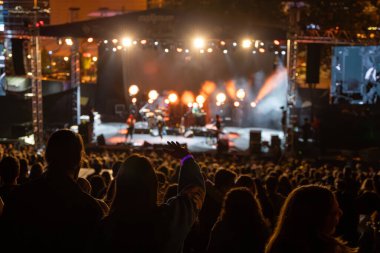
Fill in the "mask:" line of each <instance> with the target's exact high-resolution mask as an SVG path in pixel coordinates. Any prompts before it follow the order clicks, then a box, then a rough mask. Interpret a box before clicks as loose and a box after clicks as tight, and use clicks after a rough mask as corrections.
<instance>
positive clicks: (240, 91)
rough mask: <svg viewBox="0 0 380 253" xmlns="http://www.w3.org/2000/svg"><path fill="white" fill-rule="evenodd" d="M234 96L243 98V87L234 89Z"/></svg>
mask: <svg viewBox="0 0 380 253" xmlns="http://www.w3.org/2000/svg"><path fill="white" fill-rule="evenodd" d="M236 97H237V98H238V99H240V100H243V99H244V98H245V91H244V90H243V89H238V90H237V91H236Z"/></svg>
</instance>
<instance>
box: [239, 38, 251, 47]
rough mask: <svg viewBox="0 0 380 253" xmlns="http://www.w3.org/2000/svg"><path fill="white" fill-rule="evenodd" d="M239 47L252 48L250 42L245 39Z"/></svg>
mask: <svg viewBox="0 0 380 253" xmlns="http://www.w3.org/2000/svg"><path fill="white" fill-rule="evenodd" d="M241 46H242V47H243V48H250V47H251V46H252V41H251V40H249V39H245V40H243V42H242V44H241Z"/></svg>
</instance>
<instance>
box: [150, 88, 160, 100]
mask: <svg viewBox="0 0 380 253" xmlns="http://www.w3.org/2000/svg"><path fill="white" fill-rule="evenodd" d="M158 96H159V94H158V92H157V91H156V90H151V91H149V93H148V97H149V99H152V100H153V101H154V100H156V99H157V98H158Z"/></svg>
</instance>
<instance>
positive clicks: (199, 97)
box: [195, 95, 206, 104]
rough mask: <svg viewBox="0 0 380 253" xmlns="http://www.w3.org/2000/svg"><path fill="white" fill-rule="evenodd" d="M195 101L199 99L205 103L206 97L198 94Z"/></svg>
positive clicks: (198, 101) (201, 102) (200, 102)
mask: <svg viewBox="0 0 380 253" xmlns="http://www.w3.org/2000/svg"><path fill="white" fill-rule="evenodd" d="M195 101H197V103H198V104H204V103H205V101H206V98H205V97H204V96H202V95H198V96H197V97H196V98H195Z"/></svg>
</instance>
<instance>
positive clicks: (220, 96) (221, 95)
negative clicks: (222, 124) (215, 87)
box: [216, 92, 227, 104]
mask: <svg viewBox="0 0 380 253" xmlns="http://www.w3.org/2000/svg"><path fill="white" fill-rule="evenodd" d="M226 99H227V97H226V94H224V93H223V92H220V93H218V94H217V95H216V101H218V102H219V103H221V104H223V103H224V102H226Z"/></svg>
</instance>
